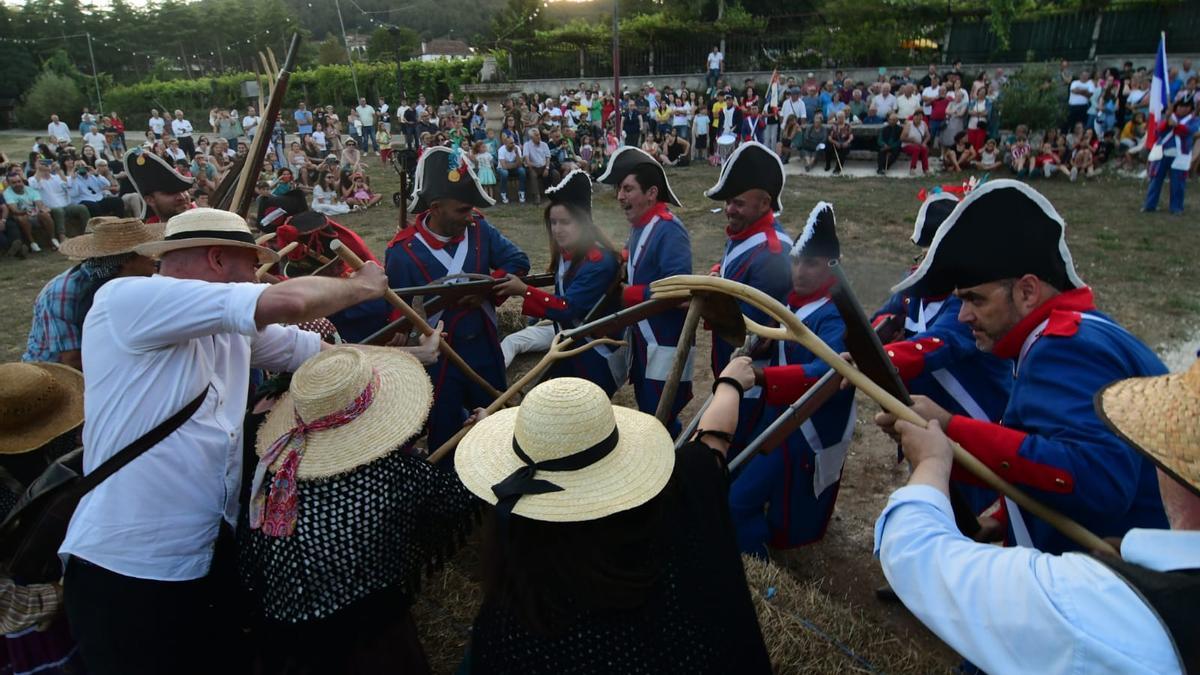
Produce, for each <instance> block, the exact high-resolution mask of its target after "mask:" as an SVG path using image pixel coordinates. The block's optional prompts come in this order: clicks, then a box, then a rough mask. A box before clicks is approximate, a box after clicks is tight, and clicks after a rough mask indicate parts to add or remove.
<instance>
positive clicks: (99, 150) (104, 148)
mask: <svg viewBox="0 0 1200 675" xmlns="http://www.w3.org/2000/svg"><path fill="white" fill-rule="evenodd" d="M83 144H84V145H90V146H92V149H93V150H95V151H96V156H97V157H104V158H105V159H107V158H109V157H111V155H110V154H109V152H108V141H107V140H106V139H105V138H104V134H102V133H100V132H99V131H98V130H97V129H95V128H93V129H92V130H91V131H89V132H87V133H86V134H84V135H83Z"/></svg>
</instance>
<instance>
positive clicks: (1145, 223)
mask: <svg viewBox="0 0 1200 675" xmlns="http://www.w3.org/2000/svg"><path fill="white" fill-rule="evenodd" d="M28 141H29V139H28V138H26V137H23V136H14V135H5V136H0V149H3V150H5V151H8V152H9V153H10V156H11V154H12V153H13V151H16V150H22V149H23V148H24V147H26V146H27V145H28ZM17 156H21V155H20V154H18V155H17ZM370 161H371V162H372V165H371V168H370V170H369V174H370V176H371V178H372V180H373V184H374V186H375V188H376V189H377V190H380V191H382V192H384V193H385V194H386V195H387V198H386V199H385V200H384V202H383V203H382V205H381V206H378V207H376V208H374V209H372V210H370V211H368V212H366V213H363V214H353V215H350V216H347V217H345V218H344V219H343V221H342V222H343V224H345V225H348V226H350V227H352V228H354V229H355V230H357V231H358V232H359V233H360V234H361V235H363V237H364V238H365V239H366V241H367V243H368V245H370V246H371V247H372V248H373V250H374V251H375V252H376V253H377V254H378V255H380V256H381V257H382V255H383V252H384V249H385V246H386V243H387V241H388V240H389V239H390V238H391V237H392V235H393V234H394V233H395V231H396V227H397V225H398V219H397V211H396V209H394V208H393V207H391V206H390V196H391V193H392V192H393V191H394V190H396V189H398V181H397V179H396V176H395V174H394V172H392V170H391V169H390V168H386V167H382V166H381V165H380V164H379V160H378V159H376V158H371V160H370ZM716 176H717V171H716V170H715V169H713V168H711V167H708V166H697V167H691V168H687V169H681V170H673V171H672V172H671V174H670V180H671V184H672V187H673V188H674V190H675V191H676V193H677V194H678V195H679V196H680V198H681V200H682V201H683V202H684V207H683V208H680V209H676V212H677V213H679V215H680V216H681V218H682V220H683V221H684V223H685V224H686V225H687V226H688V229H689V230H690V232H691V235H692V246H693V267H694V269H695V270H696V271H697V272H704V271H707V269H708V268H709V266H710V265H711V264H712V263H713V262H716V261H717V260H718V259H719V257H720V255H721V252H722V249H723V245H724V240H725V239H724V232H723V228H724V218H723V216H722V214H720V213H712V212H711V211H710V209H712V208H714V207H716V206H718V205H717V204H716V203H714V202H711V201H709V200H707V199H705V198H704V197H703V190H704V189H706V188H707V187H709V186H710V185H711V184H712V183H713V182H715V180H716ZM965 177H966V176H965V175H958V176H949V177H939V179H937V180H935V179H927V180H924V181H923V180H922V179H916V180H881V179H874V178H864V179H853V178H842V179H833V178H827V177H824V176H815V175H814V176H811V177H810V176H802V177H797V178H789V181H788V185H787V188H786V194H785V196H784V198H783V202H784V207H785V209H786V210H785V213H784V214H783V217H782V221H783V222H784V223H785V225H786V227H787V228H788V230H789V231H790V232H792V233H793V234H796V233H798V231H799V230H800V229H801V228H802V226H803V223H804V220H805V218H806V217H807V214H808V211H809V210H810V209H811V208H812V207H813V205H814V204H815V203H816V202H817V201H818V200H826V201H830V202H832V203H833V204H834V206H835V209H836V212H837V218H838V227H839V236H840V238H841V240H842V250H843V257H844V260H843V264H844V265H845V267H846V271H847V273H848V276H849V278H850V279H851V282H852V284H853V286H854V288H855V290H856V292H857V294H858V295H859V298H860V300H861V301H862V304H863V305H864V306H865V307H867V308H868V311H869V309H870V308H871V307H874V306H878V304H879V303H880V302H881V301H882V300H883V299H885V297H886V295H887V289H888V287H889V286H890V285H891V284H892V283H893V282H894V281H896V280H898V279H899V278H900V277H901V276H902V274H903V273H904V271H905V269H906V268H907V266H908V265H909V264H911V261H912V258H913V256H914V254H916V253H917V251H916V249H915V247H913V246H912V245H911V244H910V243H909V242H908V241H907V239H908V236H909V234H910V232H911V229H912V224H911V223H912V219H913V217H914V216H915V214H916V211H917V209H918V206H919V203H918V201H917V199H916V194H917V191H918V190H919V189H920V188H921V187H930V186H932V185H934V184H938V183H953V182H961V181H962V180H963V179H964V178H965ZM1035 185H1036V187H1038V189H1040V190H1042V191H1043V192H1044V193H1045V194H1046V196H1047V197H1048V198H1049V199H1050V201H1051V202H1052V203H1053V204H1054V205H1055V206H1056V207H1057V208H1058V209H1059V211H1060V212H1061V213H1062V215H1063V217H1064V218H1065V220H1066V221H1067V223H1068V226H1069V227H1068V235H1067V240H1068V244H1069V245H1070V247H1071V250H1072V252H1073V254H1074V257H1075V261H1076V265H1077V267H1078V269H1079V272H1080V275H1081V276H1082V277H1083V278H1084V279H1085V280H1086V281H1087V282H1089V283H1090V284H1092V285H1093V286H1094V287H1095V290H1096V295H1097V301H1098V304H1099V307H1100V308H1101V309H1102V310H1103V311H1106V312H1108V313H1109V314H1111V315H1112V316H1114V318H1116V319H1117V320H1118V321H1120V322H1121V323H1123V324H1124V325H1126V326H1127V327H1129V328H1130V330H1132V331H1133V332H1134V333H1135V334H1136V335H1138V336H1139V337H1140V338H1142V339H1143V340H1144V341H1145V342H1147V343H1148V344H1150V345H1152V346H1153V347H1155V348H1156V349H1157V350H1159V352H1160V353H1164V354H1166V353H1169V352H1173V351H1180V350H1181V349H1184V347H1181V345H1183V346H1185V345H1187V344H1194V342H1195V339H1196V334H1197V331H1196V325H1197V324H1196V321H1197V317H1198V315H1200V284H1198V283H1197V282H1198V281H1200V266H1197V265H1196V263H1195V255H1196V252H1197V251H1200V216H1198V215H1196V214H1198V213H1200V210H1198V209H1197V206H1196V205H1195V204H1193V205H1191V206H1190V207H1189V208H1190V211H1188V213H1187V215H1185V216H1183V217H1172V216H1168V215H1165V214H1156V215H1145V214H1139V213H1138V208H1139V206H1140V200H1141V197H1142V195H1143V194H1144V189H1145V186H1144V183H1141V182H1138V181H1136V180H1131V179H1119V178H1115V177H1107V176H1106V177H1100V178H1097V179H1093V180H1089V181H1082V182H1080V183H1076V184H1071V183H1067V182H1065V181H1058V180H1051V181H1042V182H1040V183H1035ZM594 199H595V217H596V220H597V222H598V223H600V224H601V225H602V226H603V227H605V228H607V229H608V231H609V232H610V233H611V234H612V235H613V238H614V239H615V240H616V241H623V240H624V239H625V234H626V232H627V225H626V224H625V222H624V220H623V218H622V217H621V216H620V214H619V213H618V211H617V208H616V206H615V201H614V197H613V193H612V191H611V189H609V188H607V187H603V186H601V187H598V188H597V190H596V194H595V197H594ZM1193 201H1194V200H1193ZM487 216H488V218H489V220H490V221H491V222H492V223H493V224H494V225H496V226H498V227H499V228H500V229H501V230H502V231H503V232H504V233H505V234H506V235H507V236H509V237H510V238H511V239H513V240H514V241H515V242H516V243H517V244H519V245H520V246H521V247H522V248H524V249H525V250H526V251H527V252H528V253H529V254H530V257H531V258H532V260H533V262H534V268H535V269H541V268H543V267H544V266H545V264H546V263H547V259H548V251H547V246H546V238H545V231H544V226H543V224H542V214H541V211H540V210H539V209H536V208H534V207H533V206H516V205H510V206H497V207H495V208H493V209H490V210H489V211H488V212H487ZM67 265H68V262H67V261H66V260H64V259H62V258H61V257H59V256H57V255H56V254H53V253H42V254H37V255H34V256H31V259H30V260H27V261H15V260H9V259H0V291H2V295H0V297H3V298H4V305H3V310H2V311H3V317H4V318H3V321H2V322H0V358H2V359H4V360H16V359H18V358H20V354H21V353H22V351H23V350H24V345H25V338H26V335H27V333H28V330H29V322H30V316H31V306H32V303H33V299H34V297H35V296H36V294H37V292H38V290H40V288H41V287H42V285H43V284H44V283H45V282H46V280H48V279H49V278H50V277H51V276H53V275H54V274H57V273H58V272H60V271H62V270H63V269H64V268H65V267H66V266H67ZM514 305H515V301H513V302H510V303H509V305H508V306H506V307H505V308H503V312H504V313H505V314H509V313H514V312H515V311H516V308H515V306H514ZM709 349H710V342H709V338H708V336H707V334H704V333H703V331H701V335H700V337H699V341H698V345H697V350H698V353H697V354H698V358H697V360H696V363H697V364H707V363H708V354H709ZM1192 349H1194V347H1193V348H1192ZM1180 353H1182V352H1180ZM1181 358H1182V357H1181ZM533 360H534V358H533V357H523V358H522V359H521V360H519V361H518V362H517V363H516V364H514V368H513V370H512V371H511V372H510V380H511V379H515V378H516V377H517V376H518V375H519V373H520V372H523V370H524V369H526V368H528V367H529V364H530V363H532V361H533ZM1184 363H1185V364H1186V361H1184ZM711 379H712V374H711V373H710V372H708V368H707V367H706V366H704V365H698V367H697V373H696V391H697V392H705V391H707V390H708V389H709V388H710V384H711ZM862 399H863V397H862V396H861V395H860V401H859V422H858V428H857V430H856V432H855V442H854V445H853V447H852V449H851V451H850V453H849V456H848V459H847V462H846V469H845V474H844V476H843V479H842V486H841V490H840V495H839V502H838V505H837V510H836V512H835V514H834V517H833V522H832V524H831V525H830V528H829V531H828V533H827V535H826V537H825V539H824V540H823V541H822V542H820V543H818V544H815V545H812V546H808V547H805V548H802V549H799V550H795V551H789V552H782V553H778V554H777V555H776V556H775V561H776V562H777V563H778V564H780V565H782V566H784V567H786V569H787V570H788V571H789V572H790V574H792V575H793V576H794V577H795V578H796V579H797V580H798V581H801V582H804V583H811V584H813V585H815V586H817V587H818V588H819V589H820V591H821V592H822V593H824V594H826V595H827V597H828V598H829V602H830V603H833V604H836V605H837V606H838V607H842V608H848V609H850V610H852V611H853V612H854V613H855V614H856V615H858V616H860V617H861V621H862V623H861V624H860V625H858V626H857V629H859V630H867V631H876V632H878V633H879V634H880V635H886V636H892V637H894V638H895V639H896V640H899V641H901V642H902V643H906V644H908V645H909V647H910V648H911V649H912V650H913V651H914V652H916V653H918V654H919V658H920V660H919V664H920V666H919V667H918V668H917V670H916V672H932V671H944V670H947V669H948V668H950V667H952V666H953V665H954V664H955V663H957V662H958V657H957V656H956V655H955V654H953V653H952V652H951V650H949V649H948V648H947V647H945V646H944V645H943V644H942V643H941V642H940V641H939V640H938V639H937V638H936V637H934V636H933V635H932V634H930V633H929V632H928V631H927V630H925V629H924V628H923V627H922V626H921V625H920V624H919V623H918V622H917V621H916V620H915V619H914V618H913V617H912V616H911V615H910V614H908V612H907V611H906V610H904V609H903V608H902V607H900V606H898V605H885V604H881V603H880V602H879V601H877V600H876V599H875V597H874V589H875V588H876V587H877V586H879V585H880V584H882V582H883V578H882V574H881V572H880V570H879V566H878V564H877V562H876V561H875V560H874V559H873V558H872V557H871V544H872V529H873V525H874V521H875V518H876V516H877V515H878V513H879V511H880V509H881V508H882V507H883V505H884V503H885V502H886V500H887V496H888V494H889V493H890V492H891V491H892V490H894V489H895V488H896V487H898V486H900V485H902V484H903V483H904V481H905V480H906V477H907V469H906V468H905V467H904V465H898V464H897V463H896V461H895V458H896V456H895V448H894V446H893V445H892V444H891V443H890V442H889V441H888V440H887V439H886V438H885V437H884V436H883V435H882V434H881V433H880V432H879V431H877V430H876V429H875V427H874V426H873V425H872V424H870V419H871V416H872V415H873V414H874V412H875V410H876V409H877V408H876V407H875V406H874V405H873V404H872V403H870V402H869V401H866V400H862ZM615 400H616V402H617V403H619V404H625V405H630V404H632V395H631V392H630V391H629V387H625V388H624V389H622V390H621V391H620V392H619V393H618V395H617V397H616V399H615ZM698 406H699V400H695V401H693V402H692V404H691V405H689V407H688V409H687V410H685V412H684V415H683V419H685V420H687V419H690V417H691V415H692V414H694V411H695V409H696V408H697V407H698ZM472 559H473V552H472V551H469V550H468V551H466V552H464V554H463V555H461V556H460V558H459V559H458V560H456V561H455V563H454V564H453V565H452V566H451V567H450V568H449V569H448V570H447V571H446V572H444V573H443V574H441V575H439V576H438V577H436V578H435V579H433V580H431V582H430V584H428V585H427V587H426V589H427V590H426V594H427V595H428V596H430V598H429V599H427V600H426V601H423V603H422V605H421V606H419V607H418V615H419V617H421V618H422V619H423V620H428V621H431V622H434V621H435V620H436V622H437V624H438V625H437V627H436V628H430V631H431V632H430V633H429V634H430V635H432V636H437V639H436V641H435V643H433V644H431V643H430V642H429V639H428V638H427V640H426V647H427V649H428V650H429V651H430V656H431V659H432V660H433V661H434V663H435V665H437V667H438V669H439V670H443V671H445V672H449V671H451V670H452V669H453V668H454V666H455V664H456V663H457V658H458V657H459V656H460V655H461V654H462V651H461V645H462V643H463V642H465V637H466V631H467V629H468V626H467V625H466V623H465V622H466V621H469V611H468V612H463V611H462V608H463V607H465V606H468V605H470V604H471V603H472V602H473V601H474V600H475V598H476V596H475V595H474V593H475V592H476V589H474V588H471V587H470V586H469V585H470V583H471V582H470V581H469V579H470V577H472V576H473V573H474V570H473V569H472V568H473V564H472V562H471V560H472ZM464 617H465V619H464ZM805 618H806V619H808V620H809V621H811V622H812V623H814V624H816V625H817V626H818V627H821V626H822V617H821V616H809V617H805ZM813 639H819V638H816V637H814V638H813ZM831 649H832V647H831ZM861 656H863V657H864V658H866V659H867V660H868V661H870V660H871V654H862V655H861ZM876 665H877V667H878V669H879V670H881V671H887V670H889V668H888V664H876ZM859 668H860V666H858V665H857V664H855V663H854V662H853V661H851V660H849V659H847V660H846V661H845V664H844V667H842V668H833V669H828V670H823V671H822V672H835V671H843V670H844V671H850V670H856V669H859ZM802 670H804V669H802ZM789 672H790V671H789Z"/></svg>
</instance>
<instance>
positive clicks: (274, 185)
mask: <svg viewBox="0 0 1200 675" xmlns="http://www.w3.org/2000/svg"><path fill="white" fill-rule="evenodd" d="M294 183H295V175H294V174H293V173H292V170H291V169H289V168H287V167H286V166H285V167H283V168H281V169H277V170H276V171H275V180H274V181H272V182H271V194H273V195H285V194H287V193H289V192H291V191H292V190H293V189H295V187H296V186H295V185H294Z"/></svg>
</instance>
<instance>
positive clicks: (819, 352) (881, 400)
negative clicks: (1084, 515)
mask: <svg viewBox="0 0 1200 675" xmlns="http://www.w3.org/2000/svg"><path fill="white" fill-rule="evenodd" d="M650 289H651V291H652V292H653V295H652V296H651V299H653V298H657V297H664V298H672V299H673V298H680V299H682V298H684V297H687V296H689V295H690V293H691V291H692V290H704V291H714V292H717V293H726V294H729V295H733V296H734V297H736V298H737V299H739V300H744V301H746V302H748V303H750V304H752V305H754V306H755V307H758V308H759V309H761V310H763V311H764V312H766V313H767V314H768V315H769V316H770V317H771V318H773V319H775V320H776V321H778V322H779V325H780V327H779V328H772V327H768V326H764V325H762V324H760V323H757V322H755V321H753V320H751V319H749V318H747V319H746V328H747V330H749V331H750V332H752V333H754V334H756V335H759V336H760V337H764V338H767V339H771V340H790V341H793V342H798V343H800V344H801V345H803V346H804V347H806V348H807V349H808V350H809V351H810V352H812V353H813V355H814V356H816V357H817V358H819V359H821V360H822V361H824V362H825V363H827V364H829V367H830V368H832V369H833V370H835V371H837V372H838V374H840V375H841V376H842V377H844V378H846V379H847V380H849V381H850V383H851V384H853V385H854V386H855V387H858V388H859V389H860V390H862V392H863V393H864V394H866V395H867V396H870V397H871V398H872V399H873V400H875V401H876V402H877V403H878V404H879V405H880V407H882V408H883V409H884V410H885V411H887V412H888V413H890V414H892V415H894V416H895V417H896V418H898V419H902V420H904V421H906V422H911V423H912V424H916V425H918V426H922V427H925V426H928V424H929V422H928V421H926V420H924V419H922V418H921V416H920V415H918V414H917V413H916V412H914V411H913V409H912V408H909V407H908V406H906V405H904V404H903V403H901V402H900V401H899V400H898V399H897V398H896V397H894V396H892V395H891V394H889V393H888V392H887V391H885V390H884V389H883V387H880V386H879V385H878V384H876V383H875V382H874V381H873V380H872V379H871V378H869V377H867V376H866V375H865V374H863V373H862V372H861V371H860V370H858V369H857V368H855V367H854V366H853V365H852V364H850V363H848V362H847V361H846V360H845V359H843V358H842V357H841V356H840V355H839V354H838V353H837V352H835V351H833V349H832V348H830V346H829V345H827V344H825V342H824V341H823V340H821V338H820V337H818V336H817V335H816V334H814V333H813V332H812V331H811V330H809V329H808V327H807V326H805V325H804V323H803V322H801V321H800V319H799V318H798V317H797V316H796V315H795V314H793V313H792V312H790V311H788V310H787V308H786V307H784V306H783V305H782V304H780V303H779V301H778V300H775V299H774V298H772V297H771V296H769V295H767V294H766V293H763V292H762V291H760V290H758V289H757V288H752V287H750V286H746V285H745V284H740V283H738V282H736V281H730V280H728V279H721V278H718V277H708V276H700V275H695V274H683V275H678V276H674V277H667V278H666V279H662V280H660V281H656V282H654V283H653V284H651V286H650ZM950 447H951V449H952V450H953V452H954V461H955V462H956V463H957V464H958V465H959V466H961V467H963V468H964V469H966V470H967V471H970V472H971V473H972V474H974V475H975V476H976V477H978V478H979V479H980V480H982V481H983V482H984V483H986V484H987V485H988V487H990V488H992V489H993V490H995V491H997V492H999V493H1000V494H1003V495H1004V496H1006V497H1008V498H1010V499H1012V500H1013V501H1014V502H1016V503H1017V505H1018V506H1020V507H1021V508H1022V509H1025V510H1026V511H1029V512H1030V513H1032V514H1033V515H1035V516H1037V517H1038V518H1041V519H1042V520H1044V521H1046V522H1047V523H1049V524H1050V525H1051V526H1053V527H1054V529H1056V530H1058V531H1059V532H1061V533H1062V534H1064V535H1066V536H1067V537H1068V538H1070V539H1071V540H1072V541H1074V542H1075V543H1077V544H1079V545H1080V546H1082V547H1083V548H1084V550H1088V551H1103V552H1106V553H1111V554H1113V555H1117V551H1116V549H1114V548H1113V546H1112V545H1111V544H1109V543H1108V542H1106V541H1104V540H1103V539H1101V538H1100V537H1097V536H1096V535H1095V534H1093V533H1092V532H1091V531H1089V530H1088V529H1086V528H1085V527H1083V526H1082V525H1080V524H1079V523H1077V522H1075V521H1074V520H1071V519H1070V518H1068V517H1066V516H1064V515H1063V514H1061V513H1059V512H1057V511H1055V510H1053V509H1051V508H1050V507H1048V506H1046V505H1044V504H1042V503H1041V502H1039V501H1037V500H1036V499H1034V498H1033V497H1030V496H1029V495H1027V494H1025V492H1024V491H1023V490H1021V489H1020V488H1018V487H1016V486H1015V485H1013V484H1012V483H1009V482H1008V481H1006V480H1004V479H1003V478H1001V477H1000V476H998V475H997V474H996V472H994V471H992V470H991V469H990V468H989V467H988V466H987V465H986V464H984V463H983V462H981V461H979V459H978V458H976V457H975V456H974V455H972V454H971V453H969V452H967V451H966V450H964V449H963V448H962V446H960V445H959V444H958V443H955V442H954V441H950Z"/></svg>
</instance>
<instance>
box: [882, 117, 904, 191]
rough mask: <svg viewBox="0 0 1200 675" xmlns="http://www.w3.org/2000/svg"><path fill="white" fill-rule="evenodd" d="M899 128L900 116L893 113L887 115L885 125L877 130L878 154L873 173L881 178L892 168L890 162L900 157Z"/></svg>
mask: <svg viewBox="0 0 1200 675" xmlns="http://www.w3.org/2000/svg"><path fill="white" fill-rule="evenodd" d="M903 130H904V129H903V127H901V126H900V116H899V115H897V114H896V113H894V112H891V113H888V116H887V123H885V124H884V125H883V128H882V129H880V130H879V139H878V141H877V144H878V146H879V152H878V153H877V156H876V166H875V173H876V174H877V175H880V176H883V175H886V174H887V171H888V169H889V168H891V166H892V162H894V161H895V160H896V158H897V157H899V156H900V152H901V149H900V148H901V146H902V144H903V142H902V139H901V138H900V133H901V132H902V131H903Z"/></svg>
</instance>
